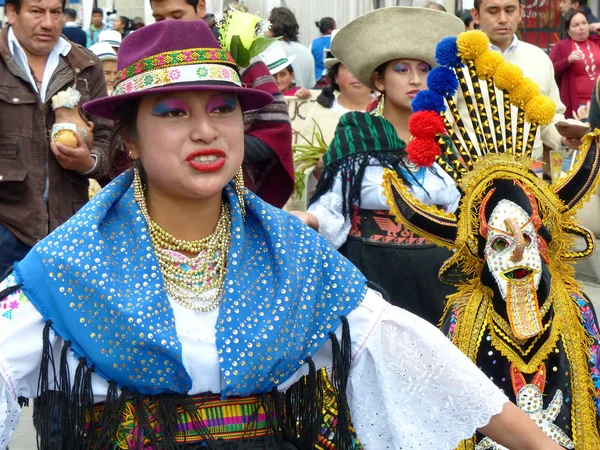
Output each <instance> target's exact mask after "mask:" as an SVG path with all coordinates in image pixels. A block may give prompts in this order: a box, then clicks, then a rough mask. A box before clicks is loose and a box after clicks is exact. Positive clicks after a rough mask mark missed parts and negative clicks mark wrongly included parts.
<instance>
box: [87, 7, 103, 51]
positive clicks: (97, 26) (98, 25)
mask: <svg viewBox="0 0 600 450" xmlns="http://www.w3.org/2000/svg"><path fill="white" fill-rule="evenodd" d="M103 17H104V13H103V12H102V10H101V9H100V8H94V9H92V23H91V24H90V27H89V28H88V29H87V30H85V34H86V36H87V44H86V47H87V48H90V47H91V46H92V45H94V44H95V43H96V42H98V38H99V36H100V33H101V32H102V28H103V27H102V18H103Z"/></svg>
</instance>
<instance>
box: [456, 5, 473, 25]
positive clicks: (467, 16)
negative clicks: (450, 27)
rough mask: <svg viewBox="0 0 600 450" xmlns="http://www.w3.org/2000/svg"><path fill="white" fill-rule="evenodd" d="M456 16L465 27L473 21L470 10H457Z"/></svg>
mask: <svg viewBox="0 0 600 450" xmlns="http://www.w3.org/2000/svg"><path fill="white" fill-rule="evenodd" d="M456 17H458V18H459V19H460V20H462V21H463V23H464V24H465V28H469V25H471V23H473V16H472V15H471V11H469V10H467V9H465V10H460V11H459V12H457V13H456Z"/></svg>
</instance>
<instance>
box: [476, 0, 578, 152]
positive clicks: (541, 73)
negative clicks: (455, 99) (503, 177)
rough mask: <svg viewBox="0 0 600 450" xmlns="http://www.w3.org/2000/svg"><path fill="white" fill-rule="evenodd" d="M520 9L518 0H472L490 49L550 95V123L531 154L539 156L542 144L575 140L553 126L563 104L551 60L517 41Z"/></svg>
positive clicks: (557, 144)
mask: <svg viewBox="0 0 600 450" xmlns="http://www.w3.org/2000/svg"><path fill="white" fill-rule="evenodd" d="M521 11H522V6H521V3H520V1H519V0H475V1H474V4H473V9H471V15H472V16H473V19H474V21H475V23H476V24H477V25H478V26H479V28H480V29H481V31H483V32H484V33H485V34H486V35H487V36H488V38H489V39H490V47H491V49H492V50H495V51H498V52H500V53H502V55H503V56H504V59H505V61H507V62H511V63H514V64H516V65H517V66H519V67H520V68H521V69H522V70H523V73H524V74H525V76H526V77H529V78H531V79H532V80H533V81H535V82H536V83H537V84H538V85H539V87H540V93H541V94H543V95H547V96H548V97H550V98H551V99H552V100H553V101H554V102H555V104H556V116H555V117H554V121H553V123H552V124H550V125H547V126H545V127H541V132H540V134H539V135H538V137H536V140H535V143H534V148H533V157H534V158H539V157H541V156H542V153H543V147H542V144H544V145H546V146H548V147H550V148H551V149H552V150H560V149H561V148H562V144H566V145H570V146H572V145H576V143H575V142H574V141H567V140H566V138H564V137H561V135H560V134H559V133H558V131H557V130H556V127H555V126H554V123H556V122H557V121H559V120H562V119H564V112H565V106H564V105H563V104H562V102H561V101H560V93H559V90H558V86H557V85H556V80H555V79H554V67H553V66H552V61H551V60H550V58H549V57H548V55H546V53H545V52H544V51H543V50H542V49H541V48H539V47H536V46H535V45H532V44H529V43H527V42H523V41H520V40H519V39H518V38H517V36H516V31H517V28H518V27H519V24H520V23H521ZM464 107H465V108H466V106H464ZM467 127H469V125H467ZM540 136H541V139H540Z"/></svg>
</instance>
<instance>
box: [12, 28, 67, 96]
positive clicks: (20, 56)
mask: <svg viewBox="0 0 600 450" xmlns="http://www.w3.org/2000/svg"><path fill="white" fill-rule="evenodd" d="M8 49H9V51H10V53H11V54H12V56H13V57H14V58H15V61H16V62H17V64H18V65H19V67H20V68H21V69H22V70H23V72H24V73H26V74H27V78H29V83H30V84H31V86H32V87H33V89H34V90H35V91H36V92H37V93H38V94H39V95H40V99H41V100H42V103H45V102H46V90H47V89H48V84H50V79H51V78H52V75H53V74H54V71H55V70H56V68H57V67H58V63H59V61H60V56H61V55H62V56H67V55H68V54H69V52H70V51H71V44H70V43H69V42H68V41H67V40H66V39H64V38H62V37H59V38H58V42H57V43H56V45H55V46H54V48H53V49H52V51H51V52H50V53H49V54H48V60H47V61H46V67H45V68H44V76H43V77H42V87H41V89H40V90H38V87H37V84H36V82H35V79H34V78H33V73H32V72H31V69H30V68H29V61H28V59H27V54H26V53H25V51H24V50H23V47H21V44H20V43H19V41H18V40H17V37H16V36H15V33H14V31H13V29H12V27H10V28H9V29H8Z"/></svg>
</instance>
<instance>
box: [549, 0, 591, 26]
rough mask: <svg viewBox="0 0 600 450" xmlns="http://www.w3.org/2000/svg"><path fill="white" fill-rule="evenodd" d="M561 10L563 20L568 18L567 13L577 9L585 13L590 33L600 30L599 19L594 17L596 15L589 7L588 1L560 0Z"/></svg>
mask: <svg viewBox="0 0 600 450" xmlns="http://www.w3.org/2000/svg"><path fill="white" fill-rule="evenodd" d="M559 8H560V14H561V15H562V17H563V18H565V17H567V13H568V12H569V11H572V10H576V9H578V10H580V11H581V12H583V14H585V17H586V19H587V21H588V23H589V26H590V32H591V33H597V32H598V29H599V28H600V22H598V18H597V17H596V16H594V13H593V12H592V10H591V9H590V8H589V7H588V5H587V0H560V4H559ZM563 23H564V22H563ZM565 31H567V30H565Z"/></svg>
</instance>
